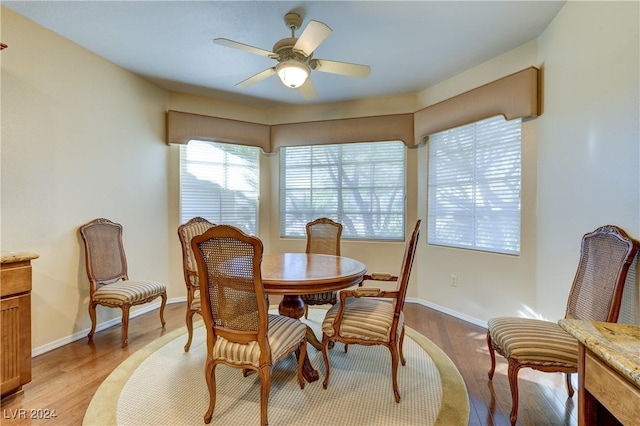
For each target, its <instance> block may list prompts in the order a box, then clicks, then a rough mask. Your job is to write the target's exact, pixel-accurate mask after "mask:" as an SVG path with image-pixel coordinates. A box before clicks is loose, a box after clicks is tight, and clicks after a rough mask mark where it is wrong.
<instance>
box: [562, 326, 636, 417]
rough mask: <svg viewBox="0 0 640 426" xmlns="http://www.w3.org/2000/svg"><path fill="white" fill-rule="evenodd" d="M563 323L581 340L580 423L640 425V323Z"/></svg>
mask: <svg viewBox="0 0 640 426" xmlns="http://www.w3.org/2000/svg"><path fill="white" fill-rule="evenodd" d="M559 324H560V327H562V328H563V329H564V330H565V331H566V332H568V333H569V334H571V335H572V336H574V337H575V338H576V339H577V340H578V382H579V383H578V385H579V387H578V425H579V426H592V425H593V426H610V425H638V424H640V325H634V324H616V323H606V322H591V321H580V320H573V319H562V320H560V321H559Z"/></svg>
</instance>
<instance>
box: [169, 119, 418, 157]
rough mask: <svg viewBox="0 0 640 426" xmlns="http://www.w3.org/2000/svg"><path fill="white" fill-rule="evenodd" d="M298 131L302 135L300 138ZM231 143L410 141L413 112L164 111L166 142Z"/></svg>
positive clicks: (265, 146)
mask: <svg viewBox="0 0 640 426" xmlns="http://www.w3.org/2000/svg"><path fill="white" fill-rule="evenodd" d="M300 135H304V137H303V138H301V137H300ZM192 139H197V140H205V141H212V142H223V143H233V144H238V145H249V146H256V147H258V148H261V149H262V150H263V151H264V152H266V153H272V152H276V151H277V150H278V148H280V147H282V146H299V145H322V144H333V143H350V142H372V141H392V140H400V141H402V142H404V144H405V145H408V146H410V145H413V144H414V139H413V114H398V115H383V116H378V117H360V118H346V119H339V120H324V121H313V122H305V123H291V124H277V125H273V126H269V125H266V124H257V123H250V122H247V121H239V120H231V119H227V118H219V117H211V116H206V115H198V114H191V113H186V112H179V111H169V112H168V113H167V143H169V144H174V143H176V144H187V143H189V141H190V140H192Z"/></svg>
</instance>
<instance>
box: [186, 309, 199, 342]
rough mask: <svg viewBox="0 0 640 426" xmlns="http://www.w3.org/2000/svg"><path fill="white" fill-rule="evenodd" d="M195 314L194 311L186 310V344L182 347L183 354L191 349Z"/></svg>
mask: <svg viewBox="0 0 640 426" xmlns="http://www.w3.org/2000/svg"><path fill="white" fill-rule="evenodd" d="M195 313H196V311H194V310H192V309H190V308H187V318H186V323H187V344H186V345H184V351H185V352H189V348H190V347H191V340H192V339H193V314H195Z"/></svg>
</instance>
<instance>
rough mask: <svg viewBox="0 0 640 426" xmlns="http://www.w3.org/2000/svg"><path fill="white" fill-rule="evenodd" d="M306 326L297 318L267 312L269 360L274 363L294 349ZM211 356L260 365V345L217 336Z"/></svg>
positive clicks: (231, 361)
mask: <svg viewBox="0 0 640 426" xmlns="http://www.w3.org/2000/svg"><path fill="white" fill-rule="evenodd" d="M306 332H307V326H306V325H305V324H304V323H302V322H301V321H298V320H297V319H293V318H289V317H285V316H281V315H271V314H269V331H268V333H267V335H268V339H269V346H270V347H271V362H272V363H273V364H275V363H276V362H278V361H280V359H282V358H284V357H285V356H286V355H288V354H289V353H291V351H293V350H294V349H296V348H297V347H298V346H299V345H300V342H302V341H303V340H304V338H305V334H306ZM213 358H214V359H217V360H223V361H226V362H228V363H230V364H234V365H252V366H254V367H256V368H258V367H259V366H260V346H259V345H258V342H251V343H248V344H241V343H233V342H230V341H228V340H227V339H225V338H222V337H218V338H217V339H216V344H215V345H214V347H213Z"/></svg>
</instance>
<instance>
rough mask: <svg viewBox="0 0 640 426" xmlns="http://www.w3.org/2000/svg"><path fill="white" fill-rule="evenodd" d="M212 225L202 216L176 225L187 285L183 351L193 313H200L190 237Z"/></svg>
mask: <svg viewBox="0 0 640 426" xmlns="http://www.w3.org/2000/svg"><path fill="white" fill-rule="evenodd" d="M212 226H214V224H213V223H211V222H209V221H208V220H207V219H205V218H203V217H194V218H192V219H190V220H189V221H188V222H187V223H183V224H182V225H180V226H178V238H179V239H180V246H181V247H182V270H183V272H184V282H185V284H186V286H187V317H186V323H187V334H188V337H187V344H186V345H184V351H185V352H189V348H190V347H191V340H192V339H193V315H194V314H198V315H201V311H200V284H199V282H198V268H197V267H196V258H195V256H194V255H193V251H192V250H191V239H192V238H193V237H195V236H196V235H200V234H202V233H204V231H206V230H207V229H209V228H211V227H212Z"/></svg>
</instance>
